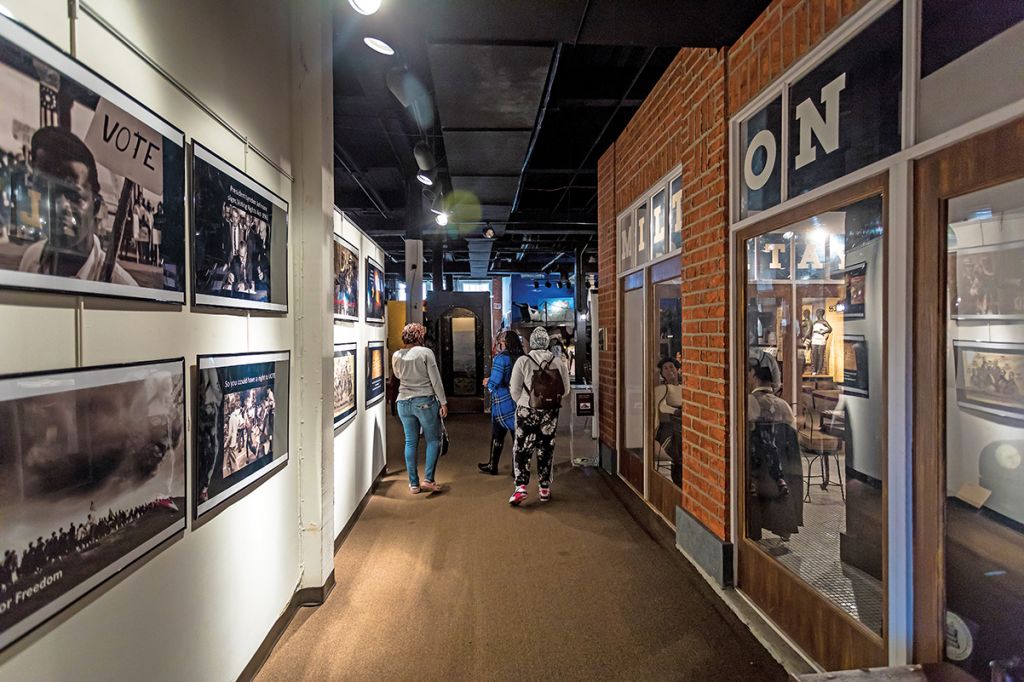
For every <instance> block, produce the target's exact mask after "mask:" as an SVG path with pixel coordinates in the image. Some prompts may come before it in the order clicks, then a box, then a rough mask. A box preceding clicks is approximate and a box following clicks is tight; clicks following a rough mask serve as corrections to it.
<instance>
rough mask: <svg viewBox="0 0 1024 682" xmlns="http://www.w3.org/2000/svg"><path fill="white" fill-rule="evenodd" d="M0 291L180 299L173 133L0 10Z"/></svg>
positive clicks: (177, 149)
mask: <svg viewBox="0 0 1024 682" xmlns="http://www.w3.org/2000/svg"><path fill="white" fill-rule="evenodd" d="M0 287H6V288H17V289H38V290H43V291H53V292H60V293H64V294H72V295H97V296H113V297H120V298H135V299H145V300H149V301H158V302H163V303H177V304H182V303H184V302H185V135H184V133H183V132H182V131H180V130H178V129H177V128H175V127H174V126H172V125H171V124H169V123H168V122H167V121H165V120H164V119H163V118H161V117H159V116H157V115H156V114H155V113H153V112H152V111H150V110H149V109H148V108H146V107H145V106H143V105H142V104H140V103H139V102H137V101H136V100H134V99H133V98H132V97H131V96H130V95H128V94H126V93H124V92H123V91H122V90H120V89H118V88H117V87H116V86H114V85H112V84H111V83H110V82H109V81H107V80H105V79H104V78H103V77H101V76H99V75H98V74H96V73H95V72H94V71H92V70H90V69H89V68H88V67H86V66H84V65H83V64H81V63H80V62H78V61H75V60H74V59H72V58H70V57H68V56H67V55H66V54H65V53H64V52H63V51H62V50H60V49H59V48H57V47H55V46H54V45H52V44H50V43H48V42H46V40H44V39H43V38H41V37H40V36H38V35H37V34H35V33H33V32H32V31H30V30H28V29H26V28H25V27H23V26H22V25H21V24H18V23H17V22H15V21H13V20H11V19H9V18H7V17H5V16H2V14H0Z"/></svg>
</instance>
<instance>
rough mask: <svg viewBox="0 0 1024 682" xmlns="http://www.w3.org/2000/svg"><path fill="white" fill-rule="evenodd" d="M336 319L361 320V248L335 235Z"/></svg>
mask: <svg viewBox="0 0 1024 682" xmlns="http://www.w3.org/2000/svg"><path fill="white" fill-rule="evenodd" d="M334 319H336V320H356V321H358V320H359V249H357V248H356V247H354V246H352V245H351V244H349V243H348V242H347V241H345V240H344V239H342V238H341V237H339V236H338V235H334Z"/></svg>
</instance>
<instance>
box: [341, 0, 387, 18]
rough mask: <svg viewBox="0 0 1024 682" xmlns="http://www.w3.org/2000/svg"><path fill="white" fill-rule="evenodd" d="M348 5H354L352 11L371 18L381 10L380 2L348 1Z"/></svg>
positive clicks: (376, 0) (370, 0)
mask: <svg viewBox="0 0 1024 682" xmlns="http://www.w3.org/2000/svg"><path fill="white" fill-rule="evenodd" d="M348 4H350V5H352V9H354V10H355V11H357V12H359V13H360V14H365V15H366V16H370V15H371V14H373V13H374V12H376V11H377V10H379V9H380V0H348Z"/></svg>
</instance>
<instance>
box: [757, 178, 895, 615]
mask: <svg viewBox="0 0 1024 682" xmlns="http://www.w3.org/2000/svg"><path fill="white" fill-rule="evenodd" d="M882 235H883V226H882V198H881V197H880V196H876V197H871V198H868V199H865V200H862V201H859V202H857V203H854V204H852V205H849V206H845V207H842V208H840V209H838V210H835V211H829V212H826V213H821V214H818V215H816V216H813V217H811V218H808V219H807V220H803V221H800V222H797V223H794V224H791V225H788V226H786V227H783V228H780V229H778V230H775V231H773V232H769V233H767V234H762V235H759V236H757V237H755V238H752V239H750V240H748V241H747V245H746V253H747V273H748V276H747V292H746V293H747V300H746V304H745V318H746V328H745V340H746V358H747V362H746V382H747V384H746V387H747V394H748V395H747V407H746V409H747V420H748V422H747V438H746V467H747V472H746V473H747V478H746V483H745V485H746V493H747V497H746V503H745V504H746V534H747V537H748V538H750V539H751V540H753V541H755V542H756V543H757V544H758V545H759V546H760V547H761V549H762V550H764V551H765V552H766V553H767V554H769V555H770V556H772V557H774V558H775V559H776V560H778V561H779V562H780V563H782V564H783V565H785V566H786V567H787V568H789V569H790V570H791V571H793V572H794V573H795V574H796V575H798V576H799V577H800V578H801V579H803V580H804V581H806V582H807V583H809V584H810V585H811V586H812V587H814V588H815V589H816V590H818V591H819V592H820V593H821V594H822V595H823V596H824V597H826V598H827V599H829V600H831V601H832V602H833V603H835V604H836V605H837V606H838V607H839V608H841V609H842V610H843V611H845V612H846V613H848V614H849V615H850V616H852V617H854V618H856V619H858V620H859V621H860V622H862V623H863V624H864V625H866V626H867V627H869V628H870V629H872V630H873V631H875V632H878V633H881V631H882V618H883V610H884V598H883V596H884V593H883V586H882V548H883V524H882V519H883V512H884V509H883V504H882V489H883V481H884V477H885V473H884V472H885V457H886V452H885V434H884V431H883V430H882V429H880V428H879V427H878V425H879V424H883V423H884V412H885V401H884V391H883V387H882V385H881V384H882V375H881V368H882V348H883V346H884V344H885V338H884V336H883V333H884V327H883V320H884V317H885V303H884V302H885V292H884V277H883V273H884V249H883V240H882Z"/></svg>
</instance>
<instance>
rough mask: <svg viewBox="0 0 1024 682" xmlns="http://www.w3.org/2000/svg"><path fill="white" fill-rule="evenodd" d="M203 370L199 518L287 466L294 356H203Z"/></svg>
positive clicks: (196, 490) (196, 488)
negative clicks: (289, 397) (290, 385)
mask: <svg viewBox="0 0 1024 682" xmlns="http://www.w3.org/2000/svg"><path fill="white" fill-rule="evenodd" d="M198 370H199V386H198V397H197V399H196V447H195V463H194V465H193V467H192V473H193V477H194V481H193V485H192V493H193V496H194V498H195V505H194V507H193V509H194V514H195V518H199V517H201V516H203V515H204V514H206V513H208V512H210V511H212V510H213V509H215V508H217V507H219V506H221V505H223V504H225V503H227V502H228V501H229V500H230V499H231V498H232V497H233V496H235V495H236V494H237V493H239V492H241V491H242V490H245V489H246V488H249V487H252V486H254V485H256V484H257V483H258V482H259V481H261V480H263V479H265V478H266V477H267V476H269V475H270V474H271V473H273V472H274V471H276V470H278V469H279V468H281V467H283V466H285V464H286V463H287V462H288V386H289V376H288V375H289V370H290V355H289V353H288V351H282V352H277V353H252V354H247V355H200V356H199V357H198Z"/></svg>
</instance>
